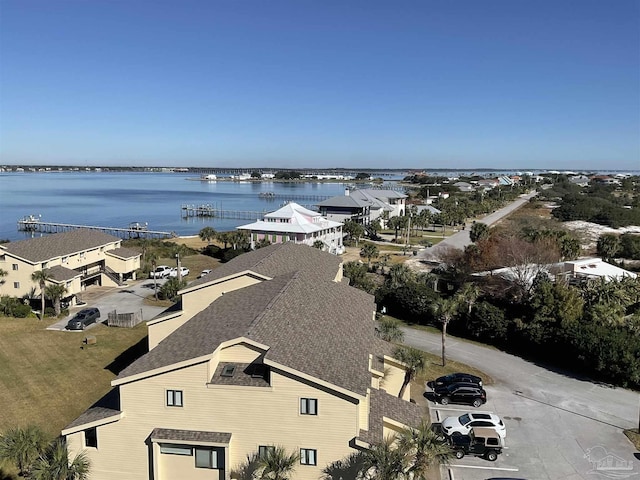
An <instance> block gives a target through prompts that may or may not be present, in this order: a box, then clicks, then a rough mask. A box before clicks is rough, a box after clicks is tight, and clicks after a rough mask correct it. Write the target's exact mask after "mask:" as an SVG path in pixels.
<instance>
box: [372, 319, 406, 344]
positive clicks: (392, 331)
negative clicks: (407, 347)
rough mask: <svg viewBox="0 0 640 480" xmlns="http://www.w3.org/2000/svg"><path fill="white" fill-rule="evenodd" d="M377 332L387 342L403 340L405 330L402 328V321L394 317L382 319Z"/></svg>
mask: <svg viewBox="0 0 640 480" xmlns="http://www.w3.org/2000/svg"><path fill="white" fill-rule="evenodd" d="M376 334H377V335H378V336H379V337H380V338H381V339H383V340H384V341H385V342H402V340H403V339H404V332H403V331H402V330H400V321H399V320H397V319H395V318H393V317H383V318H382V319H380V321H379V322H378V326H377V327H376Z"/></svg>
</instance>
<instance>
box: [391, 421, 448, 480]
mask: <svg viewBox="0 0 640 480" xmlns="http://www.w3.org/2000/svg"><path fill="white" fill-rule="evenodd" d="M397 438H398V440H397V444H398V450H400V451H403V452H404V453H405V455H407V456H408V457H409V466H408V468H407V470H406V472H405V473H406V476H407V477H409V478H413V479H414V480H426V478H427V474H428V472H429V470H430V469H431V468H432V467H433V466H439V465H441V464H447V463H449V460H450V459H451V457H452V455H453V452H452V451H451V447H450V446H449V445H448V444H447V443H445V442H443V441H442V440H440V439H439V438H438V435H437V434H436V433H435V432H434V431H433V430H432V429H431V423H430V422H429V421H427V420H424V419H423V420H422V421H421V422H420V424H419V425H418V426H417V427H416V428H411V427H407V428H404V429H403V430H401V431H400V433H399V434H398V437H397Z"/></svg>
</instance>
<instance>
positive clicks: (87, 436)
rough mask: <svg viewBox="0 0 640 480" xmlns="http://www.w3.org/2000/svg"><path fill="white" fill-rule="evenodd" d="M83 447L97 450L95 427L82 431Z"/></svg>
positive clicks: (96, 431)
mask: <svg viewBox="0 0 640 480" xmlns="http://www.w3.org/2000/svg"><path fill="white" fill-rule="evenodd" d="M84 446H85V447H93V448H98V430H97V429H96V428H95V427H93V428H89V429H87V430H85V431H84Z"/></svg>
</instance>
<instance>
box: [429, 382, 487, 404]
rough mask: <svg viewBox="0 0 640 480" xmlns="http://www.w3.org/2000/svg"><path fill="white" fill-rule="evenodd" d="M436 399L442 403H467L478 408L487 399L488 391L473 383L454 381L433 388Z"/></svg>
mask: <svg viewBox="0 0 640 480" xmlns="http://www.w3.org/2000/svg"><path fill="white" fill-rule="evenodd" d="M433 393H434V395H435V397H436V400H437V401H438V402H440V403H441V404H442V405H448V404H449V403H466V404H469V405H473V406H474V407H476V408H478V407H479V406H480V405H482V404H483V403H485V402H486V401H487V392H485V391H484V389H483V388H482V387H480V386H479V385H474V384H472V383H452V384H450V385H442V386H440V387H436V388H435V389H434V390H433Z"/></svg>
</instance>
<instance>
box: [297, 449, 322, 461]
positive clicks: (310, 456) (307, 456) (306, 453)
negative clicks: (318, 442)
mask: <svg viewBox="0 0 640 480" xmlns="http://www.w3.org/2000/svg"><path fill="white" fill-rule="evenodd" d="M317 453H318V451H317V450H315V449H312V448H301V449H300V465H317V464H318V459H317V458H316V457H317Z"/></svg>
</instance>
